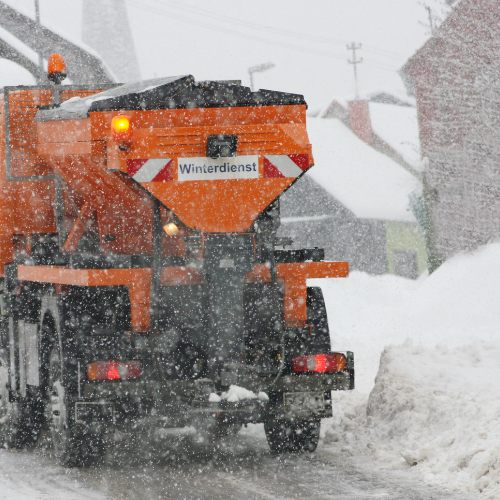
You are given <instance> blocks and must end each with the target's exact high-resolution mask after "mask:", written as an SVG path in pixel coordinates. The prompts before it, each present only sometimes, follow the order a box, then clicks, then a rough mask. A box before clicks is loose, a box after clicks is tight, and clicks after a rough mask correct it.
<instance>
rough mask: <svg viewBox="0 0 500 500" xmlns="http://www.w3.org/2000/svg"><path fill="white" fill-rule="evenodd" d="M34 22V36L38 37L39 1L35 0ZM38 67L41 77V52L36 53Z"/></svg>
mask: <svg viewBox="0 0 500 500" xmlns="http://www.w3.org/2000/svg"><path fill="white" fill-rule="evenodd" d="M35 21H36V25H37V28H36V33H35V36H36V37H38V36H39V31H40V0H35ZM38 67H39V68H40V74H42V75H43V57H42V52H41V51H40V50H39V51H38Z"/></svg>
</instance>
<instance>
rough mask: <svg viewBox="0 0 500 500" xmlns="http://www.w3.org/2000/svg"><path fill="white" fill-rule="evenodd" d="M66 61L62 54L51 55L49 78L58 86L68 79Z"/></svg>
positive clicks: (48, 70)
mask: <svg viewBox="0 0 500 500" xmlns="http://www.w3.org/2000/svg"><path fill="white" fill-rule="evenodd" d="M66 76H67V74H66V61H65V60H64V57H63V56H62V55H61V54H50V56H49V60H48V68H47V77H48V79H49V80H50V81H51V82H54V83H55V84H56V85H58V84H60V83H61V82H62V81H63V80H64V79H65V78H66Z"/></svg>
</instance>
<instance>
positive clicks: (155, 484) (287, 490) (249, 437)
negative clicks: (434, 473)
mask: <svg viewBox="0 0 500 500" xmlns="http://www.w3.org/2000/svg"><path fill="white" fill-rule="evenodd" d="M226 444H227V446H226V447H225V448H223V449H222V450H221V451H219V452H218V453H216V454H215V455H214V456H211V457H208V456H193V455H192V454H191V453H189V451H190V445H189V441H188V440H186V439H181V440H179V441H175V440H172V441H171V442H170V444H166V445H163V446H162V449H163V453H162V458H161V459H159V458H158V455H156V458H155V460H154V461H151V460H150V459H148V458H147V457H145V456H144V455H142V456H138V457H133V458H132V457H131V455H130V453H129V452H128V451H127V449H126V448H123V449H119V450H118V452H117V454H116V455H115V456H111V457H109V458H108V460H107V462H106V463H105V464H104V465H103V466H101V467H99V468H89V469H80V470H77V469H69V470H65V469H63V468H61V467H58V466H57V465H54V462H53V461H52V460H51V459H50V458H48V457H47V456H46V455H45V454H44V452H43V450H36V451H34V452H13V451H1V452H0V470H1V471H2V472H1V478H2V479H1V481H0V499H2V500H4V499H5V500H28V499H29V500H46V499H47V500H49V499H50V500H59V499H65V500H82V499H91V500H101V499H113V500H114V499H116V500H122V499H123V500H126V499H134V500H135V499H141V500H150V499H151V500H153V499H155V500H156V499H196V498H199V499H221V498H224V499H226V498H227V499H238V500H239V499H292V498H310V499H342V500H354V499H356V500H365V499H366V500H368V499H379V498H381V499H408V500H412V499H413V500H428V499H436V500H438V499H439V500H441V499H450V500H452V499H453V500H466V499H467V500H468V499H473V498H475V497H474V496H471V495H467V496H463V495H460V494H458V493H450V492H448V491H446V490H444V489H441V488H433V487H429V486H425V485H423V484H422V483H421V482H419V481H417V480H409V479H408V477H407V476H404V475H403V474H401V473H399V474H397V473H393V472H390V471H383V470H381V469H379V468H378V467H376V466H374V464H373V463H370V461H369V460H367V459H366V458H365V459H360V460H359V461H356V459H355V458H354V457H352V456H351V457H346V456H344V455H343V453H342V452H341V451H339V450H335V449H334V448H332V447H331V446H324V445H320V449H319V450H318V452H317V453H315V454H313V455H306V456H285V457H272V456H271V455H270V454H269V451H268V449H267V445H266V443H265V438H264V434H263V430H262V429H261V428H260V426H255V427H253V428H252V429H250V428H249V429H248V430H244V431H243V433H242V436H241V438H239V439H237V440H234V442H229V443H226Z"/></svg>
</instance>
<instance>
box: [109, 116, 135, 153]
mask: <svg viewBox="0 0 500 500" xmlns="http://www.w3.org/2000/svg"><path fill="white" fill-rule="evenodd" d="M111 131H112V133H113V139H114V140H115V141H116V142H118V143H119V144H118V147H119V148H120V149H128V147H129V146H130V142H131V139H132V128H131V126H130V119H129V118H128V117H127V116H125V115H117V116H113V119H112V120H111Z"/></svg>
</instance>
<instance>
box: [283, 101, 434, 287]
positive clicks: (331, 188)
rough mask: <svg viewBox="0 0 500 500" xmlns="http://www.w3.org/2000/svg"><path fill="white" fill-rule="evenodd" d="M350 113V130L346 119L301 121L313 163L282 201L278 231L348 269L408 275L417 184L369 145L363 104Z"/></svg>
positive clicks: (417, 257)
mask: <svg viewBox="0 0 500 500" xmlns="http://www.w3.org/2000/svg"><path fill="white" fill-rule="evenodd" d="M351 108H355V106H351ZM355 109H356V112H357V115H356V116H358V118H360V117H361V118H360V120H358V123H356V120H355V117H351V119H352V120H353V122H352V123H353V126H354V129H355V130H356V131H357V133H356V132H355V131H354V130H353V128H351V127H349V125H348V120H343V119H341V118H337V117H335V118H329V119H327V118H309V123H308V130H309V135H310V140H311V143H312V144H313V154H314V158H315V166H314V168H312V169H311V170H310V171H309V172H308V173H307V175H305V176H303V177H302V178H301V179H300V180H299V181H298V182H297V183H296V184H295V185H294V186H292V188H290V189H289V190H288V191H287V192H286V193H285V194H284V195H283V196H282V199H281V213H282V217H283V218H282V227H281V232H280V234H281V235H283V236H290V237H291V238H293V240H294V243H295V245H297V246H302V247H303V246H309V247H310V246H318V247H321V248H324V249H325V256H326V257H327V258H328V259H333V260H348V261H349V262H350V265H351V269H356V270H361V271H366V272H369V273H373V274H383V273H386V272H390V273H394V274H398V275H402V276H405V277H409V278H416V277H417V276H418V275H419V274H420V273H422V272H423V271H425V270H426V252H425V243H424V239H423V236H422V233H421V231H420V229H419V226H418V224H417V222H416V220H415V216H414V215H413V213H412V212H411V211H410V209H409V197H410V195H411V194H412V193H415V192H417V193H418V192H419V191H420V189H421V185H420V181H419V180H418V178H417V177H416V176H415V175H413V174H412V173H410V172H409V171H407V170H406V169H405V168H404V167H403V166H401V164H399V163H398V162H397V161H395V160H394V159H392V158H391V157H389V156H387V155H386V154H384V153H383V152H381V151H378V150H377V149H376V148H374V147H373V146H372V145H370V144H369V141H370V137H369V132H370V129H371V125H370V124H369V122H368V121H366V119H367V118H368V117H367V116H366V106H365V104H362V105H360V108H355ZM351 112H352V109H351ZM362 119H363V120H364V121H363V120H362ZM362 123H363V124H364V125H363V127H364V130H362V129H363V127H362V126H361V124H362Z"/></svg>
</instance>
